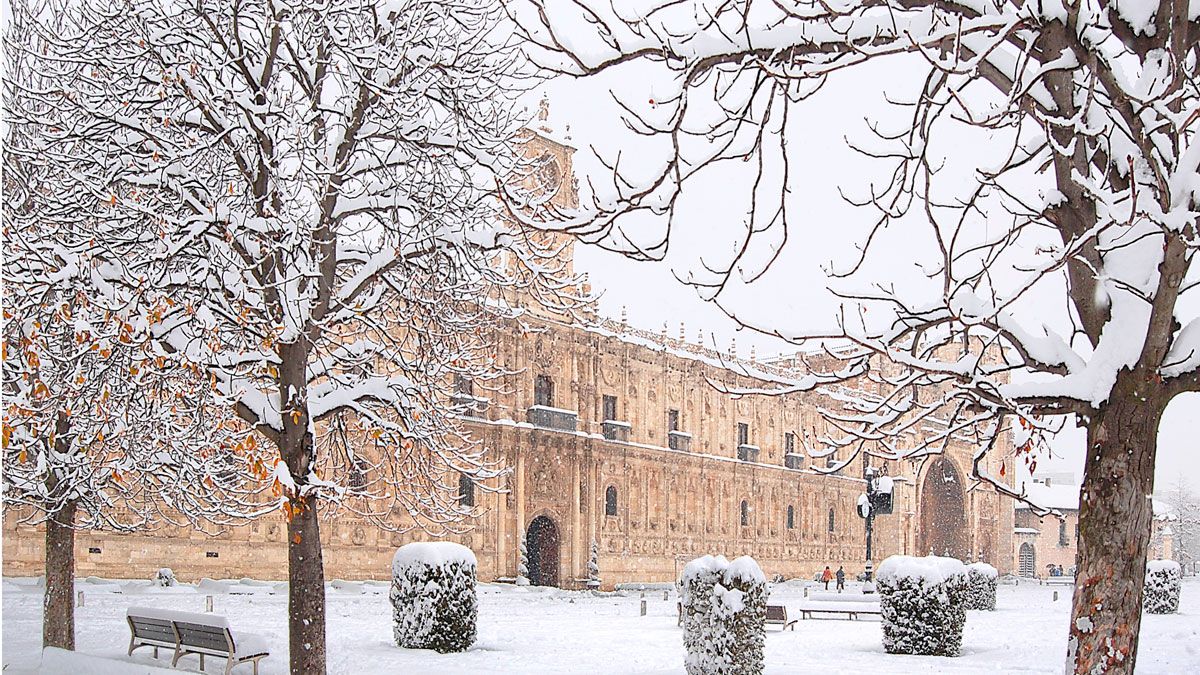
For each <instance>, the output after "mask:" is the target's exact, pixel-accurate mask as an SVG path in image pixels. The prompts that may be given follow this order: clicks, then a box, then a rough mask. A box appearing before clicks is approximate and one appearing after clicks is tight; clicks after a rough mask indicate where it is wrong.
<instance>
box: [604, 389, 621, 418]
mask: <svg viewBox="0 0 1200 675" xmlns="http://www.w3.org/2000/svg"><path fill="white" fill-rule="evenodd" d="M600 403H601V405H600V408H601V413H600V414H601V418H600V419H601V420H603V421H610V420H616V419H618V418H617V397H616V396H609V395H607V394H605V395H604V398H602V399H601V401H600Z"/></svg>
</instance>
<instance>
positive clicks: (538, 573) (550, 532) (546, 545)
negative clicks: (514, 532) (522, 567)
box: [525, 516, 558, 586]
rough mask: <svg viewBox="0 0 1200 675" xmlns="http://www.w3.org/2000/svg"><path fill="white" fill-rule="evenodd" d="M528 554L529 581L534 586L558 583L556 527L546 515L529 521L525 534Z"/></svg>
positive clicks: (555, 584)
mask: <svg viewBox="0 0 1200 675" xmlns="http://www.w3.org/2000/svg"><path fill="white" fill-rule="evenodd" d="M525 550H526V552H527V553H528V554H529V583H530V584H532V585H534V586H557V585H558V528H557V527H555V526H554V521H553V520H550V519H549V518H547V517H546V516H538V517H537V518H534V519H533V522H531V523H529V529H528V530H527V531H526V534H525Z"/></svg>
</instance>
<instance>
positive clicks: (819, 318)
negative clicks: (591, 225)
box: [544, 64, 1200, 490]
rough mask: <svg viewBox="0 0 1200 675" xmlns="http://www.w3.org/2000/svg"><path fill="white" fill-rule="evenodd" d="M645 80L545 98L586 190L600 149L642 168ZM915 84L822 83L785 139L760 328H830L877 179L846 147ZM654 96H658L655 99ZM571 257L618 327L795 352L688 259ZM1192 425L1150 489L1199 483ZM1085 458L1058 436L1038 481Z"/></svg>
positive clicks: (907, 79) (718, 199)
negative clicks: (794, 179) (634, 120)
mask: <svg viewBox="0 0 1200 675" xmlns="http://www.w3.org/2000/svg"><path fill="white" fill-rule="evenodd" d="M646 75H648V73H646V72H643V73H642V74H641V76H639V74H638V73H637V71H633V72H618V73H614V74H606V75H605V76H604V77H602V78H601V79H598V80H582V81H580V80H572V79H569V78H563V79H558V80H554V81H552V82H550V83H549V84H548V85H546V86H545V87H544V91H545V93H546V94H547V95H548V96H549V98H550V101H551V122H552V124H553V126H554V127H555V131H556V132H558V133H559V134H560V135H561V134H562V133H563V132H564V131H565V126H566V125H567V124H569V125H570V137H571V140H570V142H571V143H572V144H573V145H575V147H577V148H578V152H577V153H576V173H577V175H578V176H579V178H580V180H581V183H582V182H583V181H584V178H585V176H586V175H588V174H589V173H590V174H592V175H594V176H597V177H599V176H602V175H603V174H604V171H603V169H602V167H600V166H599V165H598V163H597V162H596V161H595V159H594V158H593V157H592V154H593V153H592V149H591V147H590V146H595V147H597V148H599V150H600V152H601V153H611V152H613V151H614V149H616V148H622V150H623V156H622V161H623V162H626V163H630V162H635V161H636V160H637V152H638V147H637V145H636V143H631V142H630V136H629V132H627V131H626V130H625V129H624V128H623V127H622V126H621V124H620V122H619V119H618V114H619V111H618V109H617V107H616V106H615V105H614V104H613V103H612V102H611V97H610V96H609V94H608V90H609V89H610V88H611V89H615V90H617V91H618V92H621V94H622V95H624V96H628V97H630V100H646V101H648V100H650V99H653V98H654V97H655V90H656V86H655V84H654V82H653V80H652V78H650V77H648V76H646ZM920 76H921V73H920V72H918V71H915V70H912V71H910V70H909V69H907V68H906V67H905V65H904V64H882V65H879V66H873V70H864V71H863V72H861V73H855V74H854V78H853V79H842V80H834V81H831V82H829V83H828V84H827V85H826V87H825V88H824V89H823V90H822V91H821V92H819V93H818V94H817V95H816V96H815V97H814V98H812V99H810V100H809V101H808V102H806V106H807V107H806V115H805V118H804V119H805V122H804V128H803V129H802V130H801V133H798V134H793V135H792V136H789V139H788V141H789V144H799V147H800V148H802V149H803V151H804V152H805V153H807V154H809V155H810V156H811V157H812V161H811V162H810V163H808V164H807V165H806V166H805V167H803V168H802V169H801V171H802V175H801V177H800V182H801V184H803V185H804V186H805V189H804V191H803V193H802V194H799V195H797V196H796V198H797V199H800V200H803V204H804V207H805V212H806V213H807V215H808V218H807V221H806V222H805V223H804V224H803V226H802V227H801V228H799V229H800V230H802V231H800V232H796V231H792V232H789V235H790V239H789V243H788V245H787V247H786V248H785V255H783V256H782V257H781V258H780V260H779V261H778V262H777V263H776V267H777V269H775V270H773V271H772V274H771V277H770V283H769V285H768V287H767V288H762V287H758V288H755V289H753V290H751V291H749V292H742V293H740V294H739V295H738V296H737V298H736V304H737V311H739V312H746V313H748V314H749V315H751V316H754V317H755V318H757V319H758V320H760V321H762V320H765V319H768V318H770V319H778V321H779V323H780V324H781V325H789V326H791V325H796V324H797V323H803V324H805V325H814V324H815V325H820V324H822V323H825V322H827V321H828V320H829V318H830V317H832V312H833V310H834V309H835V307H836V305H834V304H832V303H831V300H830V298H829V294H828V292H827V291H826V289H825V283H826V282H825V276H824V273H823V271H822V266H824V265H828V264H829V263H830V262H833V263H842V262H844V261H845V259H846V256H847V252H848V250H849V249H848V244H849V240H850V238H849V237H847V232H854V231H856V229H855V228H860V229H859V230H857V231H861V227H862V223H863V222H864V218H863V216H862V214H861V213H859V212H856V211H855V210H854V207H851V206H849V205H848V204H846V203H845V202H844V201H843V200H842V199H841V197H840V196H839V194H838V190H839V188H841V189H848V190H851V191H854V190H858V191H861V190H862V189H863V188H864V187H865V185H864V183H865V180H866V178H869V177H870V176H872V175H879V174H878V173H873V172H877V171H879V167H878V166H875V165H871V164H869V163H865V162H867V161H868V160H864V158H862V157H861V156H858V155H856V154H854V153H853V152H852V151H850V150H849V149H848V148H847V144H846V139H847V138H849V139H851V140H854V141H858V142H864V141H868V140H869V138H868V135H867V129H868V127H867V123H866V121H865V120H866V118H867V117H868V116H870V117H871V118H872V119H884V120H886V119H887V115H888V114H889V107H888V105H887V103H886V101H885V99H884V94H883V92H882V91H881V89H880V83H887V93H888V95H889V96H890V97H892V98H895V97H897V96H904V97H905V98H907V97H909V96H910V92H911V91H912V88H913V87H914V86H916V84H917V83H918V80H917V79H914V78H918V77H920ZM657 89H658V90H659V91H661V90H662V87H661V86H660V87H658V88H657ZM643 97H644V98H643ZM890 114H892V115H895V114H896V113H894V112H891V113H890ZM964 143H966V142H964ZM793 170H794V169H793ZM585 189H586V188H585ZM697 197H698V198H697ZM693 198H694V199H695V201H693V202H692V203H691V205H690V208H691V210H690V211H689V213H691V214H694V215H693V216H691V217H693V218H695V219H696V220H697V221H698V222H702V223H703V225H702V226H700V227H699V228H698V230H697V231H698V232H699V233H700V234H699V235H698V236H701V237H706V238H707V237H712V238H714V239H716V240H718V241H719V242H720V243H721V244H724V243H725V241H724V239H723V238H722V234H723V233H725V232H726V231H734V230H735V229H736V228H737V225H736V224H729V225H725V224H724V223H722V222H716V221H719V220H720V218H721V217H722V216H721V214H722V207H723V206H726V204H725V200H724V195H723V190H722V189H721V185H720V184H719V183H716V184H713V185H712V186H711V189H709V186H707V185H706V189H705V190H704V194H703V195H693ZM794 229H795V228H794ZM706 243H708V242H706ZM895 245H896V246H897V249H896V252H895V259H894V260H889V261H887V266H888V267H889V268H892V269H893V270H894V269H895V267H896V266H897V265H899V264H900V262H902V261H908V260H911V259H912V257H913V256H914V255H916V254H915V249H913V251H909V252H906V251H904V250H903V248H904V242H903V240H898V241H897V243H896V244H895ZM575 250H576V255H575V258H576V269H577V270H578V271H581V272H587V273H588V275H589V278H590V281H591V282H592V285H593V288H594V289H595V290H596V291H602V292H603V296H602V298H601V301H600V311H601V313H602V314H604V315H607V316H613V317H616V316H619V315H620V312H621V310H622V308H625V310H626V311H627V313H628V316H629V321H630V323H631V324H633V325H635V326H638V327H641V328H646V329H651V330H658V329H661V328H662V326H663V324H664V322H665V323H666V325H667V331H668V334H670V335H672V336H676V335H678V333H679V328H680V324H681V323H682V324H684V326H685V336H686V338H687V339H688V340H695V339H696V337H697V331H698V330H699V329H703V331H704V335H705V342H706V343H707V344H709V345H713V344H715V345H716V346H717V347H719V348H722V349H727V348H728V347H729V345H730V341H731V340H733V339H736V342H737V348H738V352H739V353H740V354H741V355H742V356H747V355H748V354H749V353H750V347H751V345H754V346H755V347H756V349H757V353H758V354H759V355H760V356H761V355H768V354H775V353H779V352H786V351H789V350H790V348H789V346H788V345H787V344H786V343H784V342H782V341H780V340H778V339H775V338H772V337H770V336H764V335H760V334H756V333H753V332H751V331H748V330H739V329H738V327H737V324H736V323H734V322H733V321H732V320H730V319H729V318H728V317H727V316H726V315H725V314H724V313H723V312H722V311H721V310H720V309H718V308H717V307H715V306H714V305H712V304H711V303H707V302H704V301H703V300H701V299H700V298H699V296H698V295H697V294H696V293H695V291H693V290H692V289H690V288H689V287H687V286H685V285H684V284H682V283H680V282H679V281H678V280H677V279H676V276H675V275H676V274H678V275H683V276H686V274H687V272H688V269H689V267H690V266H691V265H694V264H695V259H696V258H695V254H694V252H689V251H675V250H672V252H671V254H670V255H668V258H667V260H666V261H665V262H636V261H632V260H629V259H627V258H625V257H623V256H621V255H619V254H615V253H610V252H607V251H604V250H601V249H600V248H599V247H596V246H590V245H586V244H577V245H576V249H575ZM1191 309H1192V311H1193V312H1194V311H1197V308H1191ZM1049 311H1053V310H1052V309H1051V310H1049ZM801 318H802V319H803V320H801ZM1198 418H1200V395H1185V396H1182V397H1179V398H1177V399H1176V400H1175V401H1174V402H1173V403H1172V405H1171V407H1170V408H1169V409H1168V410H1167V414H1166V416H1165V418H1164V419H1163V422H1162V426H1161V428H1160V434H1159V449H1158V462H1157V466H1156V481H1155V483H1156V487H1157V489H1159V490H1162V489H1164V488H1166V487H1168V486H1169V485H1170V484H1172V483H1174V482H1175V479H1176V477H1177V476H1178V475H1181V474H1194V473H1197V470H1198V469H1200V459H1198V458H1197V455H1196V453H1195V452H1194V451H1193V449H1192V442H1191V438H1190V433H1189V432H1190V431H1191V428H1192V426H1193V425H1194V424H1195V422H1196V420H1197V419H1198ZM1083 446H1084V434H1083V433H1082V431H1077V430H1074V429H1070V430H1068V431H1067V432H1064V433H1062V434H1060V438H1059V439H1056V442H1055V449H1054V452H1055V454H1056V457H1055V458H1054V459H1053V460H1052V461H1051V462H1049V463H1045V462H1043V463H1041V464H1040V466H1039V473H1042V472H1043V467H1044V470H1045V471H1053V472H1063V471H1069V472H1073V473H1074V474H1075V476H1076V479H1077V480H1078V479H1080V478H1082V466H1083V454H1082V453H1083ZM1192 483H1193V487H1194V488H1200V478H1197V479H1196V480H1193V481H1192Z"/></svg>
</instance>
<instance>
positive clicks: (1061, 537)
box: [1058, 518, 1071, 546]
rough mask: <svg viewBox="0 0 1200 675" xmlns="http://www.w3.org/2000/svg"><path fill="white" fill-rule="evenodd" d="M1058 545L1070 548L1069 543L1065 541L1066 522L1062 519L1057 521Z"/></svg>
mask: <svg viewBox="0 0 1200 675" xmlns="http://www.w3.org/2000/svg"><path fill="white" fill-rule="evenodd" d="M1058 545H1059V546H1070V545H1071V542H1070V541H1068V540H1067V520H1066V518H1063V519H1061V520H1059V521H1058Z"/></svg>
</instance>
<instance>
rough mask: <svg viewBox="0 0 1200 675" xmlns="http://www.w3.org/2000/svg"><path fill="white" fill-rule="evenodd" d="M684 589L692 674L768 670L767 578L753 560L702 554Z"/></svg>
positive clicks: (682, 581)
mask: <svg viewBox="0 0 1200 675" xmlns="http://www.w3.org/2000/svg"><path fill="white" fill-rule="evenodd" d="M678 589H679V598H680V602H681V603H682V605H683V646H684V648H685V649H687V657H686V659H685V661H684V667H685V668H686V669H687V672H688V673H689V675H718V674H719V675H731V674H737V675H749V674H751V673H755V674H756V673H761V672H763V646H764V644H765V642H766V624H765V621H766V617H767V578H766V576H765V575H764V574H763V572H762V569H761V568H760V567H759V566H758V563H757V562H755V561H754V559H753V558H751V557H749V556H743V557H741V558H737V559H736V560H734V561H733V562H729V561H728V560H726V559H725V558H724V557H723V556H715V557H714V556H704V557H703V558H697V559H695V560H693V561H692V562H690V563H688V564H687V567H685V568H684V569H683V576H682V577H680V579H679V583H678Z"/></svg>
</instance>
